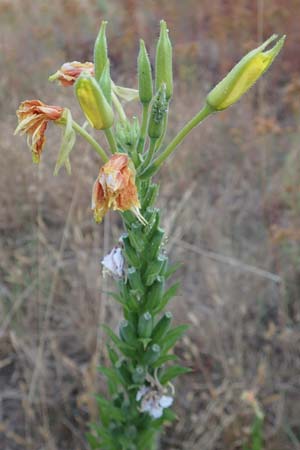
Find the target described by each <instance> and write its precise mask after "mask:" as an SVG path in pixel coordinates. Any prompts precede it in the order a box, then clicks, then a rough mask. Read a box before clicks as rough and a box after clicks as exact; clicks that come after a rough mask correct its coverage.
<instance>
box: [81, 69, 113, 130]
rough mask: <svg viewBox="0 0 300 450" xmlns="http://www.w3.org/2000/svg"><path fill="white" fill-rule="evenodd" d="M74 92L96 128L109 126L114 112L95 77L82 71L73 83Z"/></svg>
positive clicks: (91, 123)
mask: <svg viewBox="0 0 300 450" xmlns="http://www.w3.org/2000/svg"><path fill="white" fill-rule="evenodd" d="M75 93H76V97H77V99H78V102H79V104H80V107H81V109H82V111H83V113H84V115H85V117H86V118H87V120H88V121H89V123H90V125H91V126H92V127H94V128H96V130H105V129H106V128H110V127H111V126H112V124H113V122H114V113H113V110H112V108H111V106H110V105H109V103H108V101H107V100H106V98H105V95H104V94H103V92H102V89H101V88H100V87H99V84H98V83H97V81H96V80H95V78H93V77H91V75H89V74H88V73H83V74H81V75H80V77H79V78H78V79H77V81H76V83H75Z"/></svg>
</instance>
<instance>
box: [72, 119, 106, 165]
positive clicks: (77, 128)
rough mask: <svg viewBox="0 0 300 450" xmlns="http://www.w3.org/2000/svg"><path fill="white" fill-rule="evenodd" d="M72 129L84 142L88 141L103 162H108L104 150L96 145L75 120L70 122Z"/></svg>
mask: <svg viewBox="0 0 300 450" xmlns="http://www.w3.org/2000/svg"><path fill="white" fill-rule="evenodd" d="M72 127H73V130H75V131H76V132H77V133H78V134H80V135H81V136H82V137H83V138H84V139H85V140H86V141H88V142H89V143H90V144H91V146H92V147H93V148H94V150H96V152H97V153H98V155H100V157H101V158H102V159H103V161H104V162H107V161H108V156H107V154H106V153H105V150H104V149H103V148H102V147H101V145H99V144H98V142H97V141H96V140H95V139H94V138H93V137H92V136H91V135H90V134H89V133H88V132H87V131H86V130H85V129H84V128H83V127H81V126H80V125H79V124H78V123H77V122H75V120H72Z"/></svg>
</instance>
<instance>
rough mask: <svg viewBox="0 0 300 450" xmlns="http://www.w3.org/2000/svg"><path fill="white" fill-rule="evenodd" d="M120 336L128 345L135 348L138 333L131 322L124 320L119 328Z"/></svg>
mask: <svg viewBox="0 0 300 450" xmlns="http://www.w3.org/2000/svg"><path fill="white" fill-rule="evenodd" d="M119 334H120V338H121V339H122V341H124V342H126V343H127V344H131V345H133V346H134V344H135V343H136V338H137V336H136V333H135V330H134V328H133V326H132V324H131V323H130V322H128V320H122V321H121V323H120V327H119Z"/></svg>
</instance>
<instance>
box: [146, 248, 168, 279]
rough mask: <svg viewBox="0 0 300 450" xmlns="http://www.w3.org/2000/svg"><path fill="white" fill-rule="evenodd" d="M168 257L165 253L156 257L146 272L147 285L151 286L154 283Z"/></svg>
mask: <svg viewBox="0 0 300 450" xmlns="http://www.w3.org/2000/svg"><path fill="white" fill-rule="evenodd" d="M166 260H167V257H166V256H164V255H159V256H158V257H157V258H156V259H154V260H153V261H151V262H150V263H149V264H148V266H147V269H146V272H145V275H144V276H145V284H146V286H151V284H153V283H154V281H155V280H156V278H157V276H158V275H159V274H160V272H161V269H162V267H163V265H164V263H165V262H166Z"/></svg>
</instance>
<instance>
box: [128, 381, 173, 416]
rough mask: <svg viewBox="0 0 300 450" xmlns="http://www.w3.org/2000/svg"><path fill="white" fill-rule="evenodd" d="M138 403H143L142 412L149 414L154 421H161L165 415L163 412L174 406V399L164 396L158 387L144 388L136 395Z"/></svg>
mask: <svg viewBox="0 0 300 450" xmlns="http://www.w3.org/2000/svg"><path fill="white" fill-rule="evenodd" d="M136 401H138V402H139V401H141V406H140V411H141V412H147V413H148V414H149V415H150V416H151V417H153V419H159V418H160V417H161V416H162V415H163V410H164V409H165V408H169V406H171V405H172V403H173V397H170V396H168V395H163V394H162V392H161V389H158V388H157V386H156V387H154V388H150V387H148V386H142V387H141V388H140V389H139V390H138V392H137V394H136Z"/></svg>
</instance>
